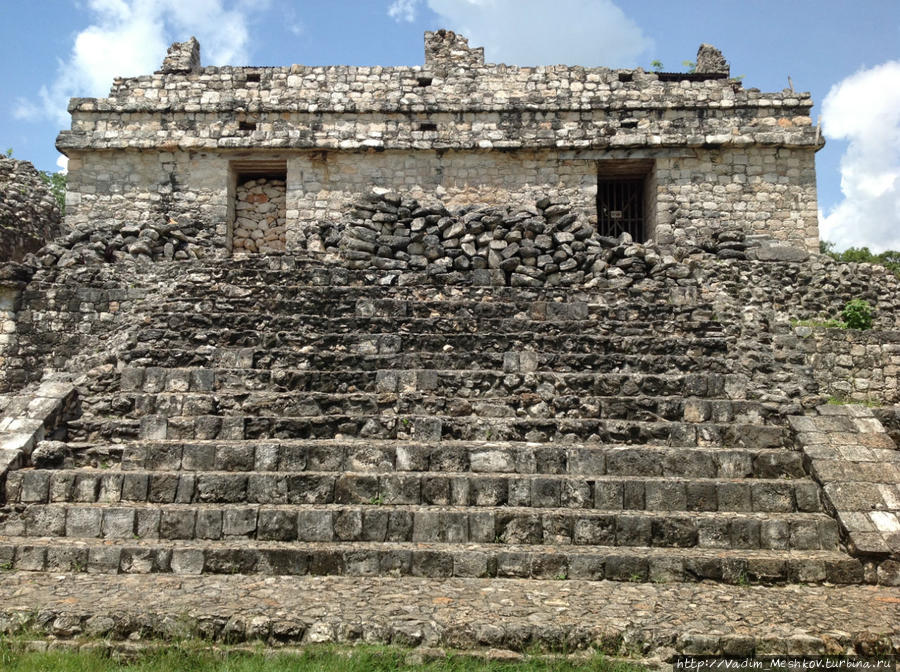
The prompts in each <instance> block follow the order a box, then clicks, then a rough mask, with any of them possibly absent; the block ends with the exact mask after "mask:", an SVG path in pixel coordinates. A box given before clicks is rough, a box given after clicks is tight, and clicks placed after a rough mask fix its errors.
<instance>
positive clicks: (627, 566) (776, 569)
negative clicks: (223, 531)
mask: <svg viewBox="0 0 900 672" xmlns="http://www.w3.org/2000/svg"><path fill="white" fill-rule="evenodd" d="M0 566H3V567H6V568H10V569H15V570H18V571H28V572H55V573H60V572H89V573H93V574H149V573H173V574H182V575H183V574H229V575H235V574H260V575H304V574H310V575H346V576H394V577H396V576H421V577H430V578H448V577H472V578H488V577H498V578H507V579H515V578H528V579H556V580H566V579H571V580H586V581H601V580H608V581H629V582H643V581H652V582H654V583H657V584H658V583H667V582H695V581H704V580H713V581H717V582H724V583H731V584H741V585H743V584H747V583H763V584H772V583H785V582H790V583H821V582H827V583H831V584H853V583H862V582H863V581H864V580H865V576H864V572H863V568H862V565H861V563H860V562H859V560H856V559H855V558H851V557H850V556H848V555H846V554H844V553H841V552H834V551H769V550H753V549H747V550H719V549H716V550H707V549H698V548H640V547H634V548H630V547H608V546H590V547H578V546H557V547H545V546H529V545H505V546H501V545H498V544H467V545H458V544H440V543H417V544H414V545H410V544H404V543H370V542H355V543H343V544H342V543H328V542H311V543H307V542H291V543H281V542H260V541H247V540H241V539H231V540H227V541H202V542H198V541H188V540H169V541H144V540H134V539H131V540H127V539H122V540H117V539H105V540H103V541H99V540H97V541H90V540H75V539H67V538H60V539H53V540H48V539H36V538H22V537H15V536H12V537H0Z"/></svg>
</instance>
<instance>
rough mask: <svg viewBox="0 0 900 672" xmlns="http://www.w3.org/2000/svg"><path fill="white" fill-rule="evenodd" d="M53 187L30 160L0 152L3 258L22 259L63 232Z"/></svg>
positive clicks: (0, 245) (0, 252) (0, 244)
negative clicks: (50, 186) (10, 156)
mask: <svg viewBox="0 0 900 672" xmlns="http://www.w3.org/2000/svg"><path fill="white" fill-rule="evenodd" d="M61 220H62V217H61V214H60V211H59V205H58V204H57V202H56V198H54V196H53V194H52V193H51V192H50V188H49V187H48V186H47V184H46V183H45V182H44V179H43V177H41V174H40V173H39V172H38V171H37V170H35V168H34V166H33V165H31V163H29V162H28V161H19V160H17V159H12V158H7V157H5V156H0V261H20V260H21V259H22V258H23V257H24V256H25V255H26V254H28V253H29V252H34V251H35V250H37V249H38V248H40V247H41V246H42V245H44V243H46V242H48V241H50V240H51V239H52V238H54V237H55V236H58V235H59V234H60V233H61V230H62V228H61Z"/></svg>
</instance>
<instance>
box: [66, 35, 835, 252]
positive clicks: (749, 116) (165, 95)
mask: <svg viewBox="0 0 900 672" xmlns="http://www.w3.org/2000/svg"><path fill="white" fill-rule="evenodd" d="M728 77H729V67H728V64H727V63H726V61H725V59H724V58H723V57H722V54H721V53H720V52H719V51H718V50H717V49H715V48H714V47H711V46H709V45H702V46H701V48H700V50H699V52H698V56H697V68H696V72H694V73H655V72H645V71H643V70H641V69H636V70H621V69H619V70H615V69H608V68H585V67H568V66H541V67H518V66H511V65H503V64H498V65H493V64H485V63H484V53H483V50H482V49H473V48H470V47H469V46H468V42H467V40H466V39H465V38H463V37H461V36H459V35H456V34H454V33H452V32H450V31H443V30H441V31H437V32H434V33H431V32H429V33H426V34H425V65H424V66H423V67H391V68H388V67H379V66H375V67H345V66H329V67H312V66H301V65H293V66H290V67H277V68H260V67H201V66H200V59H199V45H198V44H197V41H196V40H194V39H193V38H192V39H191V40H190V41H188V42H184V43H180V44H174V45H172V47H171V48H170V49H169V53H168V55H167V56H166V58H165V61H164V63H163V66H162V68H161V70H160V71H159V72H157V73H155V74H153V75H146V76H142V77H134V78H125V79H116V80H115V82H114V83H113V86H112V90H111V91H110V95H109V97H108V98H101V99H85V98H79V99H73V100H72V102H71V104H70V108H69V109H70V111H71V113H72V128H71V130H68V131H63V132H62V133H61V134H60V136H59V139H58V141H57V146H58V147H59V149H60V151H62V152H63V153H65V154H66V155H67V156H68V157H69V200H68V203H67V206H68V211H67V217H68V220H67V221H68V223H69V224H70V225H73V226H86V225H90V226H91V227H94V228H109V229H110V230H113V231H120V230H121V229H122V227H123V226H125V227H134V226H136V225H138V226H140V225H142V224H145V223H147V222H148V221H149V222H153V223H157V224H158V225H159V226H169V227H172V226H175V227H177V230H178V231H179V233H180V235H183V236H184V237H186V238H187V239H190V241H191V244H192V245H194V246H199V247H200V248H211V250H210V251H211V252H213V253H215V254H229V253H231V252H232V251H235V252H238V251H243V252H255V251H259V249H260V245H261V243H260V244H258V243H259V241H266V242H265V245H264V246H263V247H265V249H266V250H270V251H271V250H278V249H285V250H287V251H288V252H291V251H295V252H296V251H309V252H317V251H321V250H322V241H321V240H319V233H318V231H319V228H318V227H319V225H320V224H321V223H322V222H339V221H340V220H341V219H342V217H344V215H345V213H346V212H347V208H348V205H349V204H350V203H351V202H353V201H354V200H355V199H357V198H358V196H359V195H360V194H362V193H365V192H367V191H368V190H369V189H370V188H371V187H373V186H377V187H383V188H386V189H391V190H395V191H397V192H400V193H409V194H412V195H413V196H414V197H416V198H419V199H421V198H423V197H435V196H436V197H438V198H440V199H441V200H443V201H444V203H445V204H446V205H448V207H450V206H459V205H465V204H481V203H486V204H502V203H509V202H523V203H528V202H530V203H532V204H533V203H534V201H535V200H537V199H538V198H540V197H541V196H545V195H546V196H549V197H551V198H552V199H554V200H555V201H560V200H561V201H568V203H569V204H570V205H571V206H572V207H573V208H575V209H577V210H578V211H579V212H580V213H581V216H582V217H584V218H585V220H586V221H588V222H590V223H591V224H593V225H595V226H596V227H597V228H598V230H599V232H600V233H601V234H603V235H618V234H619V233H621V232H622V231H627V232H629V233H631V234H632V235H633V236H634V237H635V238H638V239H649V238H654V239H656V240H658V241H660V242H667V241H671V240H673V239H677V238H678V237H688V238H689V237H692V236H698V235H702V234H703V233H704V232H708V231H711V230H717V229H723V228H730V227H738V228H742V229H744V230H745V231H746V232H747V233H750V234H763V235H766V236H770V237H772V238H774V239H776V240H780V241H784V242H787V243H790V244H791V245H794V246H796V247H800V248H804V249H806V250H809V251H816V250H818V230H817V208H816V188H815V169H814V154H815V152H816V150H817V149H819V148H820V147H821V145H822V141H821V139H820V136H819V134H818V133H817V131H816V129H815V128H814V127H813V125H812V124H811V120H810V117H809V112H810V108H811V106H812V101H811V99H810V97H809V94H807V93H796V92H794V91H792V90H784V91H782V92H780V93H761V92H760V91H758V90H756V89H744V88H743V87H742V86H741V84H740V83H739V82H738V81H737V80H733V79H729V78H728ZM260 180H263V181H264V182H260ZM248 183H253V184H252V185H251V186H250V187H246V186H245V185H247V184H248ZM260 185H263V186H264V187H265V189H268V191H265V190H264V192H265V193H263V192H260V194H258V195H256V196H253V202H249V201H247V200H246V199H245V200H238V195H239V193H241V194H249V193H250V192H251V191H252V189H254V188H256V189H258V188H259V187H260ZM272 185H275V191H274V192H273V191H272ZM279 185H282V186H279ZM263 199H265V200H263ZM272 201H274V202H272ZM251 209H252V212H251V211H250V210H251ZM273 213H274V214H273ZM278 213H281V215H280V216H279V214H278ZM243 215H247V216H243ZM275 229H279V230H277V231H276V230H275ZM128 230H131V229H128ZM236 241H240V242H239V243H237V242H236ZM151 242H152V241H151ZM174 254H175V256H176V258H178V256H177V255H178V251H177V250H176V252H175V253H174Z"/></svg>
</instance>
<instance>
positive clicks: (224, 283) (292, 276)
mask: <svg viewBox="0 0 900 672" xmlns="http://www.w3.org/2000/svg"><path fill="white" fill-rule="evenodd" d="M372 277H374V276H372V275H371V274H366V275H364V276H361V277H360V278H359V279H358V280H354V281H353V283H352V284H347V282H345V280H344V276H335V277H332V278H328V277H322V274H321V273H319V272H314V273H312V274H309V273H304V271H303V270H302V269H297V270H295V271H291V272H285V273H279V274H275V275H272V274H269V275H267V277H266V278H265V279H261V278H260V277H259V276H258V274H256V275H245V274H242V273H240V272H238V273H237V274H233V275H231V276H229V274H221V273H219V274H218V275H217V276H215V277H214V276H210V275H207V276H206V277H205V278H202V279H201V278H199V276H198V279H196V280H191V281H188V280H187V279H185V276H183V275H180V276H178V277H177V278H176V279H175V282H174V285H173V291H172V293H171V296H173V297H191V298H198V299H203V300H215V301H218V300H223V301H227V300H230V299H232V298H234V299H251V298H257V299H263V300H265V299H271V298H273V295H274V296H275V298H279V299H294V298H302V297H304V296H326V295H327V296H331V297H333V298H334V299H335V300H342V299H343V298H345V297H347V296H356V297H359V298H369V299H383V298H384V297H385V295H386V294H390V295H391V296H392V297H396V298H397V299H399V300H409V301H467V302H472V303H478V302H492V301H493V302H498V303H572V302H583V303H601V304H607V305H619V304H621V305H638V304H641V303H666V304H673V305H683V306H684V309H685V310H687V309H689V308H690V307H691V306H692V305H695V306H699V307H708V306H709V304H705V303H703V302H702V301H701V300H700V297H698V296H697V295H696V292H695V290H694V288H691V287H683V288H680V289H678V290H673V289H672V288H666V287H660V286H659V285H656V284H654V283H646V284H644V285H643V286H637V287H634V286H632V287H626V288H610V287H601V286H596V287H553V286H544V287H508V286H496V287H484V286H440V285H435V284H422V285H402V284H391V285H388V286H385V285H379V284H377V283H373V282H371V278H372ZM331 280H334V281H333V282H332V281H331Z"/></svg>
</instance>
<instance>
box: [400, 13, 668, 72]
mask: <svg viewBox="0 0 900 672" xmlns="http://www.w3.org/2000/svg"><path fill="white" fill-rule="evenodd" d="M422 2H427V4H428V7H429V8H430V9H431V10H432V11H433V12H435V13H436V14H437V15H438V16H439V17H440V18H441V20H442V26H443V27H445V28H450V29H452V30H455V31H456V32H459V33H462V34H463V35H465V36H466V37H468V38H469V44H470V45H472V46H475V47H484V50H485V57H486V58H487V60H488V61H491V62H502V63H509V64H515V65H550V64H557V63H565V64H569V65H594V66H595V65H607V66H613V67H615V66H619V67H621V66H634V65H636V64H637V63H639V62H641V61H643V60H646V59H644V58H642V56H645V55H646V54H647V53H648V52H649V51H650V49H651V48H652V46H653V41H652V40H651V39H649V38H648V37H647V36H645V35H644V34H643V32H642V31H641V29H640V28H639V27H638V26H637V24H635V23H634V22H633V21H632V20H631V19H629V18H628V17H627V16H626V15H625V13H624V12H623V11H622V10H621V9H619V7H618V6H616V4H615V3H613V2H612V0H554V1H553V2H547V1H546V0H395V1H394V3H393V4H392V5H391V6H390V8H389V9H388V13H389V14H390V15H391V16H393V17H394V18H395V19H396V20H398V21H399V20H406V21H412V20H413V18H415V13H416V9H417V8H418V6H419V5H420V4H421V3H422Z"/></svg>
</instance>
